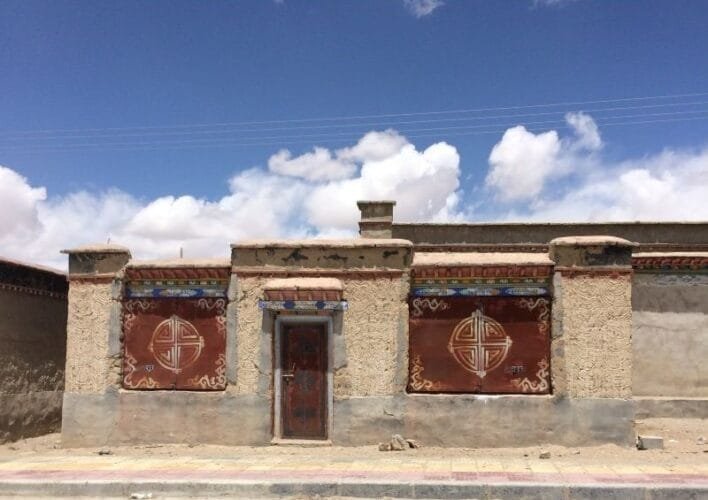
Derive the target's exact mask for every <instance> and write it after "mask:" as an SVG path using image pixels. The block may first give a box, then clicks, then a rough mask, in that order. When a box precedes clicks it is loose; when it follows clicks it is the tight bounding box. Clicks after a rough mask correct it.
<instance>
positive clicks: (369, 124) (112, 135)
mask: <svg viewBox="0 0 708 500" xmlns="http://www.w3.org/2000/svg"><path fill="white" fill-rule="evenodd" d="M706 104H708V101H694V102H682V103H662V104H648V105H640V106H613V107H606V108H596V109H585V110H582V111H583V112H585V113H592V114H593V115H596V114H597V113H605V112H608V111H620V110H640V109H652V108H666V107H686V106H702V105H706ZM574 111H577V110H570V109H568V110H558V111H545V112H537V113H516V114H506V115H487V116H470V117H456V118H435V119H427V120H406V121H397V122H395V121H388V122H387V121H384V122H365V123H347V124H342V125H332V124H330V125H305V126H289V127H268V128H249V129H222V130H192V131H175V132H159V131H157V132H139V133H137V132H133V133H130V132H129V133H121V132H116V133H110V134H80V135H43V136H41V137H38V136H35V135H31V136H27V135H20V136H17V137H12V136H9V137H2V134H1V133H0V141H13V142H24V141H35V140H47V141H49V140H65V139H96V138H123V137H141V138H151V137H166V136H200V135H224V134H233V133H246V134H255V133H261V132H278V131H287V132H292V131H298V130H316V129H339V128H342V129H344V128H359V127H373V128H378V129H386V128H395V127H400V126H402V125H412V124H426V123H446V122H466V121H493V120H499V119H509V118H529V117H536V116H553V115H561V116H563V115H565V113H569V112H574ZM678 112H679V111H674V112H673V113H678Z"/></svg>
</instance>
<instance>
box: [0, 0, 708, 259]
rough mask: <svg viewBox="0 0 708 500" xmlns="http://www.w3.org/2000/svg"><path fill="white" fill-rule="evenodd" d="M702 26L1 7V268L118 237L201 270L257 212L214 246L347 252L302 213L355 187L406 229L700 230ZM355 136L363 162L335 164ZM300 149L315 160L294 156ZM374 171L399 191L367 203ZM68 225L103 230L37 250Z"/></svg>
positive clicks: (262, 7)
mask: <svg viewBox="0 0 708 500" xmlns="http://www.w3.org/2000/svg"><path fill="white" fill-rule="evenodd" d="M706 25H708V3H706V2H704V1H701V0H672V1H668V0H666V1H655V0H642V1H639V0H637V1H602V0H574V1H570V0H566V1H563V0H560V1H559V0H546V1H534V0H504V1H492V0H470V1H463V0H447V1H445V2H439V1H435V0H420V1H409V2H406V1H404V0H349V1H346V0H341V1H339V0H338V1H331V0H326V1H325V0H323V1H316V0H283V1H271V0H243V1H209V2H196V1H190V2H187V1H169V2H168V1H149V2H148V1H141V2H131V1H121V2H114V1H35V0H21V1H8V0H3V1H2V2H0V67H2V79H0V165H3V166H4V168H5V181H4V183H5V188H4V190H3V187H2V186H0V205H3V198H4V199H5V205H8V206H9V205H10V204H12V206H19V205H22V206H24V205H23V203H24V204H25V205H26V209H25V210H24V211H23V212H21V213H20V212H18V213H17V216H16V217H14V219H15V220H16V221H17V222H16V223H15V224H14V225H11V224H10V223H7V222H6V223H5V226H4V227H3V226H2V225H0V230H2V231H3V232H4V234H5V236H4V239H5V241H3V237H2V236H0V245H2V247H4V248H5V250H3V249H2V247H0V253H6V254H7V253H11V254H16V253H18V252H20V250H19V249H24V248H26V246H27V244H28V242H32V243H35V244H36V245H37V246H38V250H37V252H41V254H40V253H38V254H36V255H35V254H33V255H30V257H31V258H35V259H40V260H43V261H50V262H54V260H53V259H54V257H53V256H52V257H51V258H47V257H44V255H45V254H49V253H52V252H53V251H54V250H55V248H54V247H55V246H57V245H59V244H62V245H63V244H66V243H69V240H71V241H73V240H77V241H76V243H77V244H78V243H83V242H85V241H82V240H84V239H106V238H107V237H109V236H123V238H122V239H124V240H128V242H129V243H132V244H133V245H135V246H137V247H138V248H139V249H141V250H140V251H141V252H142V253H143V254H144V255H146V256H157V255H162V254H163V253H164V252H165V250H164V248H167V247H168V248H169V249H170V250H169V252H172V251H173V249H174V247H175V246H176V245H185V246H187V247H188V248H189V247H190V244H192V243H193V245H192V246H193V248H194V253H195V254H203V253H209V250H208V248H210V247H211V246H213V245H214V244H215V241H216V239H215V238H217V237H216V236H214V235H215V234H218V233H219V229H218V224H217V225H216V226H215V227H211V224H212V223H214V221H215V220H220V221H223V223H224V224H226V223H227V221H228V217H229V216H233V217H236V218H244V217H245V218H252V217H253V216H254V215H253V214H256V213H260V212H264V211H266V210H269V209H272V211H273V212H277V213H271V214H266V215H263V218H264V219H265V220H266V222H264V223H263V224H262V226H263V227H262V231H260V232H259V231H258V230H255V229H253V228H251V229H244V228H243V227H242V228H241V230H228V231H226V233H228V237H229V238H240V237H254V236H299V235H335V234H345V233H346V231H347V230H348V229H347V228H349V229H351V225H352V224H353V222H355V221H353V220H352V218H351V217H352V213H351V211H347V210H345V209H344V208H343V209H342V210H341V211H340V212H341V213H340V214H339V216H340V218H339V219H337V220H330V221H328V220H324V219H322V218H321V217H318V216H317V215H313V214H314V213H315V211H316V207H314V206H313V205H312V203H314V202H310V205H308V206H303V203H304V201H303V200H304V199H305V198H307V199H313V198H314V199H316V200H317V201H318V203H321V204H323V206H325V207H327V206H328V205H329V203H330V201H329V200H328V196H336V197H337V199H339V198H340V195H341V194H342V193H343V192H350V191H352V190H353V191H356V190H357V189H358V190H359V191H358V193H359V194H362V195H368V196H372V195H376V194H386V195H395V196H397V197H400V198H402V199H409V200H410V201H409V202H408V203H407V204H406V203H403V205H402V206H401V207H400V215H401V217H402V218H404V219H405V218H423V219H431V220H454V219H459V218H466V219H481V220H489V219H510V218H511V219H527V218H550V219H563V218H568V217H571V218H575V219H585V220H597V219H601V218H604V219H622V218H631V219H636V218H644V217H642V215H643V214H645V215H646V217H647V218H661V216H663V215H664V212H659V213H654V212H650V211H649V212H648V211H647V210H646V206H648V205H647V204H649V205H651V203H650V202H651V199H656V198H657V197H659V198H662V197H665V198H664V199H663V201H661V200H657V203H664V202H668V203H670V202H671V200H674V199H676V200H682V202H683V203H684V204H686V203H688V204H689V206H688V207H684V209H683V211H682V210H678V211H675V212H672V211H669V212H667V213H666V215H665V216H666V217H668V218H689V217H702V218H708V214H706V213H705V212H704V211H703V212H702V210H705V209H703V208H702V207H700V206H696V207H692V206H690V204H691V203H696V204H698V205H701V203H698V202H699V200H701V199H702V198H704V197H705V195H707V194H708V192H707V191H708V190H707V188H706V187H707V186H708V180H706V176H708V167H706V161H708V160H707V158H708V154H706V152H705V151H706V147H707V146H708V30H706ZM659 96H661V97H659ZM595 101H606V102H595ZM557 103H577V104H570V105H554V106H548V105H549V104H557ZM539 105H543V106H539ZM490 108H494V109H490ZM501 108H505V109H501ZM479 109H486V111H472V112H466V113H461V112H456V111H459V110H479ZM438 111H443V112H444V113H440V114H432V112H438ZM568 113H574V114H573V115H572V117H576V118H572V117H571V118H570V121H568V120H569V119H568V116H571V115H568V116H567V114H568ZM384 115H388V116H384ZM523 115H526V116H523ZM356 116H370V117H371V118H365V119H349V118H350V117H356ZM578 117H580V118H578ZM588 117H589V120H590V121H588V120H587V119H586V118H588ZM329 118H336V119H332V120H330V119H329ZM322 119H327V120H322ZM253 122H269V123H253ZM538 122H541V123H538ZM571 122H572V123H575V124H576V125H575V126H573V125H571V124H570V123H571ZM638 122H651V123H638ZM220 124H231V125H220ZM461 127H468V128H461ZM515 127H516V128H515ZM518 127H524V128H523V130H522V129H520V128H518ZM595 127H596V128H597V130H595ZM421 129H423V130H422V131H421ZM386 130H389V132H384V131H386ZM372 131H374V132H376V131H378V132H379V134H380V135H379V136H373V138H371V137H370V142H371V143H372V144H370V146H371V147H373V148H374V149H376V148H379V150H378V152H377V153H375V154H374V153H371V151H368V152H364V153H362V152H361V151H359V152H356V151H354V152H352V151H351V150H352V149H353V148H354V147H355V145H356V144H357V141H359V140H360V139H361V138H362V137H364V135H365V134H366V133H367V132H372ZM394 131H397V133H396V132H394ZM505 131H506V133H507V134H509V135H505ZM509 131H511V132H509ZM554 131H555V132H554ZM544 134H551V135H544ZM552 134H555V137H553V136H552ZM400 137H407V141H405V140H403V139H401V138H400ZM442 143H444V144H445V145H446V146H448V147H449V148H450V149H449V150H444V149H441V148H437V149H439V151H438V150H433V151H432V152H431V153H430V154H429V155H428V157H426V155H425V154H424V153H425V152H426V150H427V148H429V147H430V146H435V145H441V144H442ZM404 144H405V145H408V146H410V147H411V148H413V149H414V152H415V155H413V156H410V157H407V158H408V159H407V160H405V161H410V162H413V163H415V162H416V161H421V162H422V163H421V166H420V169H419V171H418V172H417V173H415V172H414V173H410V172H409V171H408V170H407V168H408V167H406V166H405V165H403V164H401V162H403V161H404V159H405V158H404V157H405V156H406V155H403V157H401V155H399V152H400V149H401V147H403V146H404ZM495 146H498V147H497V153H496V155H494V157H495V161H491V160H490V158H491V155H492V153H493V151H494V148H495ZM314 147H322V148H328V149H327V155H329V156H330V161H323V159H324V156H323V155H325V154H324V153H322V154H321V155H319V157H317V155H311V156H305V157H300V155H302V154H306V153H311V152H312V151H313V148H314ZM283 148H287V149H288V151H289V155H288V156H280V157H278V158H280V160H281V161H280V163H279V164H278V165H280V166H278V165H276V164H277V163H278V162H277V161H274V162H273V163H274V166H271V167H269V159H271V160H272V157H273V155H276V153H278V151H280V150H281V149H283ZM342 148H348V149H347V152H346V154H343V155H339V157H338V155H337V153H336V151H337V150H340V149H342ZM380 148H383V149H380ZM382 151H383V152H382ZM452 152H454V153H455V155H457V160H456V159H455V157H454V155H452ZM372 154H373V156H372ZM347 155H349V156H347ZM293 159H295V160H297V162H296V163H293V162H289V161H290V160H293ZM367 165H368V167H369V168H370V169H371V170H372V171H373V170H374V168H379V169H387V172H388V173H389V174H390V175H393V176H398V178H399V180H400V178H401V177H403V178H405V177H406V176H408V175H411V178H410V182H399V185H397V186H395V187H393V188H391V189H388V190H387V189H384V188H385V186H384V187H382V185H381V184H377V183H384V184H386V183H389V182H392V181H391V180H390V179H388V180H387V179H386V178H385V176H383V177H381V175H383V174H381V172H379V173H378V174H376V175H373V174H372V175H373V177H372V176H367V175H365V174H362V169H363V168H366V167H367ZM376 165H378V166H376ZM254 167H255V170H254ZM426 168H427V169H428V170H426ZM278 169H279V170H278ZM319 169H321V170H322V172H323V173H322V174H321V175H320V177H318V178H313V177H312V176H310V177H308V176H307V175H305V174H303V172H312V171H318V172H319V171H320V170H319ZM338 169H340V170H338ZM436 169H437V170H436ZM244 172H246V173H247V174H244ZM327 172H330V173H327ZM332 172H334V173H332ZM426 172H427V173H426ZM244 175H245V177H244ZM377 175H378V176H379V177H380V178H377V177H376V176H377ZM239 176H240V177H239ZM259 176H260V177H259ZM623 176H625V177H623ZM11 177H12V178H11ZM18 177H19V178H20V180H18ZM696 178H698V180H699V182H698V184H696V182H695V179H696ZM362 179H363V180H362ZM436 179H442V180H441V181H440V185H439V186H438V185H436V186H434V187H433V192H432V193H429V192H427V191H426V190H425V189H424V187H425V186H430V185H431V184H432V183H437V180H436ZM616 179H621V180H622V182H624V184H622V182H620V181H616ZM349 180H358V181H359V182H358V184H357V183H354V184H352V183H349V184H347V182H346V181H349ZM288 181H290V182H288ZM615 181H616V182H620V183H619V184H617V183H615V184H612V185H611V184H610V183H612V182H615ZM0 182H2V177H0ZM300 182H304V184H306V185H303V186H299V188H298V189H297V190H296V192H291V193H289V194H287V193H286V194H282V195H280V194H278V193H279V190H286V189H291V190H292V189H294V188H293V185H294V184H297V183H300ZM249 183H252V184H253V185H251V184H249ZM308 183H309V184H308ZM312 183H315V184H317V186H316V187H317V188H318V189H319V188H321V187H323V186H322V185H321V184H326V186H324V187H325V188H327V189H319V191H313V185H312ZM332 183H339V185H336V186H334V185H330V184H332ZM342 183H344V184H342ZM686 183H687V184H688V187H690V188H691V189H692V191H691V194H690V196H689V197H688V198H686V197H685V196H684V195H682V194H681V193H682V192H683V189H684V188H685V187H686V185H685V184H686ZM519 184H522V185H523V186H529V189H526V188H519ZM386 185H388V184H386ZM628 185H631V186H632V189H635V190H636V191H637V192H636V193H635V194H636V196H635V198H636V197H638V198H641V199H640V200H639V202H637V200H634V201H633V200H631V199H630V200H627V199H624V198H622V195H621V193H622V192H625V191H626V189H627V186H628ZM254 186H257V187H258V189H256V188H254ZM42 189H43V190H44V192H43V193H42V192H39V191H37V190H42ZM239 189H243V190H245V191H244V192H241V191H239ZM259 189H260V190H261V191H262V192H258V193H257V194H254V193H256V192H257V191H258V190H259ZM347 190H349V191H347ZM691 196H694V197H695V198H694V197H691ZM18 197H19V198H18ZM180 197H183V198H180ZM184 197H187V198H184ZM244 197H246V198H248V199H244ZM255 198H257V199H255ZM17 199H20V200H22V201H21V202H19V204H18V202H17ZM80 200H83V201H80ZM180 200H181V201H182V202H183V203H182V204H183V205H185V204H186V205H189V206H187V207H184V206H181V205H179V203H178V206H175V202H179V201H180ZM415 200H417V202H416V201H415ZM694 200H695V201H694ZM285 201H287V202H288V203H290V206H289V207H278V208H277V209H274V208H273V204H282V203H284V202H285ZM82 203H83V205H82ZM121 203H123V204H124V206H123V207H122V208H120V207H121V205H120V204H121ZM249 203H251V204H253V212H248V213H240V212H239V211H238V209H237V208H234V206H235V205H246V204H249ZM258 203H260V205H259V206H258V205H257V204H258ZM416 203H417V204H418V205H419V207H418V208H413V205H415V204H416ZM190 204H191V205H190ZM225 206H226V208H224V207H225ZM605 206H610V207H612V208H613V209H612V210H609V211H607V210H604V209H602V207H605ZM71 207H74V210H76V211H78V212H81V213H83V212H86V211H89V212H90V211H94V212H95V213H96V214H99V215H100V216H101V217H103V218H110V217H113V218H112V219H111V221H104V222H101V223H98V222H92V221H91V220H78V216H77V221H76V222H75V227H72V226H74V224H69V225H68V227H65V230H64V231H61V232H62V237H61V238H60V237H59V236H57V235H56V234H54V235H52V234H51V233H52V230H51V227H54V226H62V225H63V224H58V223H57V222H56V221H53V220H51V217H52V213H59V212H62V211H63V210H66V211H67V212H65V217H72V212H71V211H70V208H71ZM420 207H423V208H420ZM569 207H570V208H572V209H571V210H569ZM8 210H10V209H9V208H8ZM181 210H183V211H181ZM334 210H335V211H336V209H334ZM195 211H196V212H195ZM214 211H216V212H217V213H216V215H214V213H215V212H214ZM197 212H198V213H197ZM294 212H297V213H294ZM62 213H64V212H62ZM121 213H122V214H123V215H124V216H123V218H121V217H120V216H119V214H121ZM190 214H191V215H190ZM195 214H196V215H195ZM210 214H211V215H210ZM298 214H299V215H298ZM303 214H304V215H303ZM173 215H174V217H173V218H174V219H175V222H174V224H175V225H176V226H175V227H171V226H170V223H169V221H168V222H166V221H165V220H164V219H165V218H167V219H169V218H172V216H173ZM96 217H98V215H96ZM190 217H191V218H190ZM321 219H322V220H321ZM205 220H206V222H205ZM20 223H22V226H23V227H20V226H19V225H20ZM248 223H249V224H251V225H253V222H252V220H249V221H248ZM189 224H194V226H195V227H194V228H192V229H190V230H189V231H186V232H185V231H183V232H180V230H179V226H185V225H189ZM234 224H236V225H239V224H240V225H244V224H246V223H245V222H244V221H235V222H234ZM257 225H258V224H257ZM87 226H90V227H87ZM205 226H209V227H211V229H209V230H205V229H204V227H205ZM54 231H55V232H56V230H54ZM72 231H73V232H72ZM151 231H154V235H153V236H151ZM205 231H206V233H205ZM69 236H71V238H69ZM217 239H218V238H217ZM197 240H199V241H201V243H197ZM165 241H168V243H164V242H165ZM164 245H167V247H164ZM22 252H23V253H24V250H23V251H22ZM220 252H221V250H218V251H215V252H214V253H220ZM52 255H53V254H52Z"/></svg>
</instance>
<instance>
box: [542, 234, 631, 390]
mask: <svg viewBox="0 0 708 500" xmlns="http://www.w3.org/2000/svg"><path fill="white" fill-rule="evenodd" d="M632 246H633V245H632V244H631V243H630V242H629V241H626V240H623V239H620V238H614V237H602V236H597V237H570V238H558V239H556V240H553V241H552V242H551V251H550V256H551V259H553V260H554V261H555V262H556V267H555V277H554V304H553V318H554V321H553V331H554V332H553V335H552V344H551V350H552V355H553V359H554V360H557V362H556V363H552V367H551V368H552V379H553V386H554V388H555V390H556V392H557V393H558V394H565V395H567V396H569V397H571V398H628V397H631V394H632V382H631V381H632V347H631V346H632V343H631V342H632V310H631V286H632V267H631V252H632Z"/></svg>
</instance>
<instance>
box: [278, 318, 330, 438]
mask: <svg viewBox="0 0 708 500" xmlns="http://www.w3.org/2000/svg"><path fill="white" fill-rule="evenodd" d="M281 349H282V355H281V360H282V369H281V376H282V387H283V390H282V394H283V396H282V421H283V429H282V433H283V437H286V438H305V439H325V438H326V425H325V419H326V415H327V411H326V389H327V385H326V373H327V338H326V335H325V328H324V326H322V325H297V326H294V325H293V326H287V327H286V328H285V329H284V332H283V337H282V342H281Z"/></svg>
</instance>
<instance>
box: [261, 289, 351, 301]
mask: <svg viewBox="0 0 708 500" xmlns="http://www.w3.org/2000/svg"><path fill="white" fill-rule="evenodd" d="M264 295H265V298H266V300H270V301H288V300H291V301H292V300H294V301H301V302H302V301H313V302H318V301H321V300H324V301H339V300H342V291H341V290H325V289H317V290H265V291H264Z"/></svg>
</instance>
